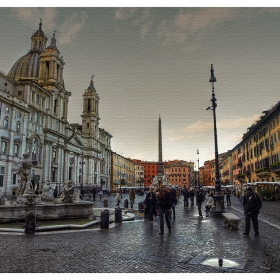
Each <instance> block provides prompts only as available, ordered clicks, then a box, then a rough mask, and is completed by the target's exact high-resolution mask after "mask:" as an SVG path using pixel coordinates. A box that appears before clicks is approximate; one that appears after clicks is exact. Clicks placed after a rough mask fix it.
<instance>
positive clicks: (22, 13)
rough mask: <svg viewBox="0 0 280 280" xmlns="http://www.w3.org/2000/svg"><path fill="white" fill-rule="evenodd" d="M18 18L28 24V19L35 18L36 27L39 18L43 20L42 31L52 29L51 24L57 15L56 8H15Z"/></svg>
mask: <svg viewBox="0 0 280 280" xmlns="http://www.w3.org/2000/svg"><path fill="white" fill-rule="evenodd" d="M15 11H16V13H17V15H18V18H19V19H20V20H22V21H24V22H28V23H30V19H32V18H37V21H38V27H39V22H40V18H42V20H43V29H44V30H46V29H52V30H53V29H54V26H53V22H54V19H55V17H56V15H57V9H56V8H24V7H20V8H15Z"/></svg>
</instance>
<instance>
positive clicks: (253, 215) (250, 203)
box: [243, 187, 262, 236]
mask: <svg viewBox="0 0 280 280" xmlns="http://www.w3.org/2000/svg"><path fill="white" fill-rule="evenodd" d="M243 207H244V214H245V225H246V226H245V227H246V228H245V232H243V234H244V235H249V232H250V223H251V220H252V224H253V228H254V231H255V236H259V223H258V214H259V210H260V209H261V208H262V201H261V199H260V197H259V196H258V195H257V194H256V193H254V192H253V189H252V188H251V187H249V188H247V193H246V195H244V198H243Z"/></svg>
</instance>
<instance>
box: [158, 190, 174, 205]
mask: <svg viewBox="0 0 280 280" xmlns="http://www.w3.org/2000/svg"><path fill="white" fill-rule="evenodd" d="M159 194H160V195H158V203H157V208H159V207H162V208H164V209H171V194H170V192H169V191H166V192H165V193H161V192H160V193H159Z"/></svg>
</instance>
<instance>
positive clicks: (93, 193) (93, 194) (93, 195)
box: [92, 187, 96, 201]
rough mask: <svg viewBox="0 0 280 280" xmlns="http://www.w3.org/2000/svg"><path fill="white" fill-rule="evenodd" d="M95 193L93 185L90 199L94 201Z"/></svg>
mask: <svg viewBox="0 0 280 280" xmlns="http://www.w3.org/2000/svg"><path fill="white" fill-rule="evenodd" d="M95 195H96V189H95V188H94V187H93V188H92V199H93V201H95Z"/></svg>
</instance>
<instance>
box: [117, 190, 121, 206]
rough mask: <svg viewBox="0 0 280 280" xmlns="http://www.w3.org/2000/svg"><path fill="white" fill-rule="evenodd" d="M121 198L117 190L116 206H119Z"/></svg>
mask: <svg viewBox="0 0 280 280" xmlns="http://www.w3.org/2000/svg"><path fill="white" fill-rule="evenodd" d="M121 199H122V196H121V194H120V193H119V192H117V195H116V200H117V204H116V206H120V202H121Z"/></svg>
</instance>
